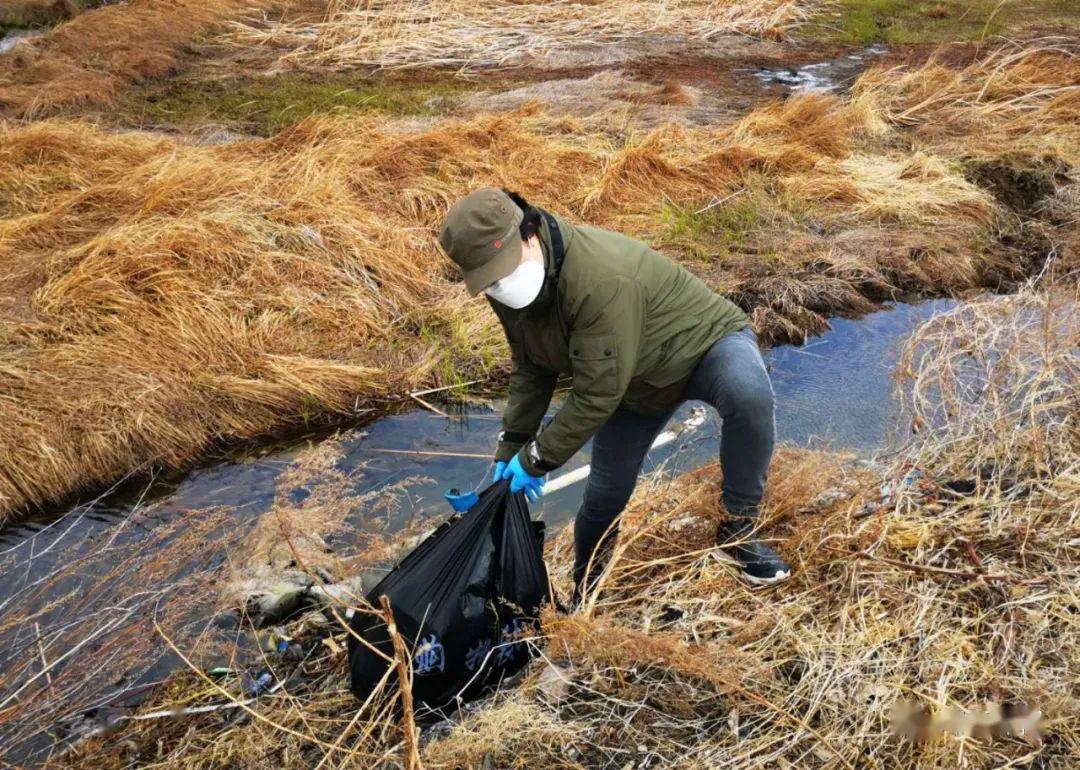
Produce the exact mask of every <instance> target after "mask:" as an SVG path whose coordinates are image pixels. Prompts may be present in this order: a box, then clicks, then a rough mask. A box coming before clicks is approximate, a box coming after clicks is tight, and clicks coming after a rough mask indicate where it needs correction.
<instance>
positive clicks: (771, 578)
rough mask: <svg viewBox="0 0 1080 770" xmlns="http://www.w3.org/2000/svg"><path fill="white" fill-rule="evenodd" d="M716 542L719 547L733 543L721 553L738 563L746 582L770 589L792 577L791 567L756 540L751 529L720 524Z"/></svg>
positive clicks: (764, 544) (769, 548)
mask: <svg viewBox="0 0 1080 770" xmlns="http://www.w3.org/2000/svg"><path fill="white" fill-rule="evenodd" d="M717 540H718V542H719V543H720V544H724V543H733V544H732V545H731V546H730V547H729V548H725V549H724V550H725V551H726V552H727V553H728V554H729V555H730V556H732V557H734V559H735V561H736V562H738V564H739V567H740V568H741V569H742V573H743V577H744V578H746V580H747V581H748V582H749V583H751V584H753V585H755V586H769V585H773V584H774V583H780V582H782V581H784V580H787V579H788V578H789V577H791V565H790V564H788V563H787V562H786V561H784V558H783V557H782V556H781V555H780V554H778V553H777V552H776V551H774V550H773V549H772V548H771V547H769V545H768V544H766V543H763V542H762V541H760V540H758V539H756V537H755V533H754V530H753V528H752V527H741V528H739V529H738V530H733V529H731V528H730V527H725V526H723V525H721V527H720V530H719V532H718V533H717ZM736 541H737V542H736Z"/></svg>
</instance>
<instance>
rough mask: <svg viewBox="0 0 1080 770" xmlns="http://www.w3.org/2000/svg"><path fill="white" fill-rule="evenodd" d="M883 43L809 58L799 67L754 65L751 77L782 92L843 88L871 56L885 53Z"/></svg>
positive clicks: (853, 79)
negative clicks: (818, 59) (816, 59)
mask: <svg viewBox="0 0 1080 770" xmlns="http://www.w3.org/2000/svg"><path fill="white" fill-rule="evenodd" d="M888 50H889V49H888V48H886V47H885V46H870V47H869V48H864V49H862V50H857V51H852V52H851V53H848V54H845V55H844V56H841V57H839V58H836V59H830V60H828V61H821V62H811V63H809V64H803V65H801V66H799V67H783V68H780V69H767V68H763V69H757V70H754V71H753V74H754V77H756V78H758V79H759V80H760V81H761V82H762V83H764V84H766V85H774V86H778V87H780V88H781V89H782V90H783V91H784V92H785V93H830V92H833V91H846V90H847V89H848V88H849V87H850V86H851V84H852V83H853V82H854V81H855V78H857V77H858V76H859V75H860V74H861V73H862V72H863V70H865V69H866V68H867V67H868V66H869V65H870V64H871V63H872V62H873V60H874V59H876V58H877V57H879V56H882V55H883V54H886V53H888Z"/></svg>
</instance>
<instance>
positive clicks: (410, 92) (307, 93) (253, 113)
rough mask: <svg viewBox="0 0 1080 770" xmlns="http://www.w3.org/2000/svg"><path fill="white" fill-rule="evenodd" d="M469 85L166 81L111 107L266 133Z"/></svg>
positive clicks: (151, 120)
mask: <svg viewBox="0 0 1080 770" xmlns="http://www.w3.org/2000/svg"><path fill="white" fill-rule="evenodd" d="M476 87H477V86H476V85H474V84H472V83H469V82H467V81H462V80H454V79H450V78H446V79H439V80H434V79H432V80H420V81H405V80H386V81H371V80H370V79H365V78H364V77H363V76H360V75H355V74H352V75H328V76H312V75H283V76H278V77H274V78H267V79H264V80H249V81H243V82H224V83H206V82H184V81H166V82H163V83H149V84H145V85H142V86H136V87H134V88H132V89H129V90H128V91H127V92H126V93H125V94H124V96H123V97H122V98H121V102H120V104H119V105H118V106H117V108H116V109H115V110H114V111H112V112H113V115H114V117H116V118H118V119H119V120H121V121H122V122H124V123H134V124H136V125H143V126H162V125H165V126H172V127H177V128H191V127H195V126H201V125H206V124H220V125H225V126H228V127H229V128H233V129H235V130H238V131H243V132H244V133H251V134H259V135H263V136H267V135H271V134H274V133H276V132H277V131H279V130H281V129H282V128H284V127H286V126H288V125H291V124H294V123H297V122H299V121H301V120H303V119H304V118H307V117H310V116H312V115H321V114H345V115H349V114H362V113H369V112H378V113H383V114H389V115H428V114H436V113H440V112H444V111H445V110H446V109H447V106H448V104H449V103H452V102H453V101H455V100H456V99H457V98H459V97H460V96H462V95H463V94H465V93H467V92H469V91H471V90H474V89H475V88H476Z"/></svg>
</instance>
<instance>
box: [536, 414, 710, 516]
mask: <svg viewBox="0 0 1080 770" xmlns="http://www.w3.org/2000/svg"><path fill="white" fill-rule="evenodd" d="M704 424H705V407H703V406H695V407H694V408H693V409H692V410H691V411H690V416H689V417H687V418H686V421H685V422H682V423H680V424H679V425H676V426H675V427H674V428H673V429H672V430H665V431H664V432H663V433H661V434H660V435H659V436H657V437H656V438H655V439H653V442H652V446H650V447H649V449H650V450H653V449H656V448H657V447H662V446H664V444H670V443H671V442H672V441H674V440H675V439H677V438H678V437H679V436H681V435H682V434H683V433H686V432H688V431H693V430H697V429H698V428H700V427H701V426H702V425H704ZM589 468H590V466H589V465H583V466H581V467H580V468H575V469H574V470H572V471H568V472H567V473H564V474H562V475H561V476H559V477H558V478H554V479H551V480H550V481H548V482H547V483H546V484H544V488H543V491H542V492H541V494H544V495H549V494H551V493H552V492H558V491H559V490H560V489H565V488H566V487H568V486H570V485H571V484H576V483H578V482H579V481H581V480H582V479H585V478H587V477H588V475H589Z"/></svg>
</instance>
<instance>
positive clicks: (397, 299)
mask: <svg viewBox="0 0 1080 770" xmlns="http://www.w3.org/2000/svg"><path fill="white" fill-rule="evenodd" d="M1054 56H1055V57H1056V58H1054V59H1053V60H1052V61H1050V60H1043V59H1040V61H1042V62H1043V66H1044V68H1045V69H1046V70H1047V71H1048V72H1050V73H1051V74H1049V75H1045V76H1044V80H1047V81H1048V80H1050V79H1052V78H1053V77H1059V78H1061V79H1063V80H1062V82H1067V81H1069V79H1070V78H1072V77H1074V75H1073V73H1074V68H1075V66H1076V59H1075V57H1073V56H1072V55H1066V54H1061V53H1058V54H1054ZM1016 61H1017V62H1018V64H1017V66H1023V67H1028V66H1030V61H1029V60H1028V59H1019V60H1016ZM990 72H991V77H992V78H999V77H1002V75H1001V73H1000V71H999V70H998V69H992V70H991V71H990ZM965 77H967V78H968V79H971V78H976V77H977V76H976V74H973V73H968V75H966V76H965ZM871 82H872V83H873V82H874V81H871ZM958 82H961V81H958ZM992 82H994V81H992V80H991V81H988V83H992ZM1040 82H1042V81H1040ZM961 85H963V88H960V86H957V89H959V90H961V91H964V92H965V93H966V92H967V91H970V90H971V89H972V88H973V86H971V85H970V84H969V83H968V81H967V80H963V81H962V82H961ZM1039 88H1040V89H1041V90H1043V91H1045V90H1047V88H1048V86H1045V85H1043V86H1039ZM965 89H966V90H965ZM1009 93H1011V92H1009ZM883 94H885V89H884V86H880V87H878V86H872V85H868V86H866V87H862V88H861V89H860V94H859V96H858V97H856V98H853V99H838V98H836V97H831V96H805V97H800V98H792V99H789V100H787V101H784V102H780V103H775V104H770V105H765V106H763V107H761V108H759V109H757V110H755V111H753V112H752V113H751V114H749V115H748V116H747V117H746V118H745V119H743V120H741V121H739V122H738V123H736V124H735V125H733V126H729V127H719V128H703V129H694V130H688V129H683V128H679V127H664V128H661V129H658V130H656V131H654V132H651V133H650V134H648V135H646V136H631V137H630V138H629V139H627V140H625V141H623V142H617V141H615V140H612V139H610V138H608V137H609V135H607V134H604V133H595V132H593V131H592V130H589V131H586V130H584V129H583V128H581V127H580V126H579V124H577V123H575V122H574V121H572V120H567V119H551V118H548V117H546V116H545V115H544V114H543V112H542V111H541V110H539V109H538V108H533V107H527V108H523V109H521V110H518V111H517V112H514V113H510V114H507V115H502V116H481V117H478V118H474V119H471V120H462V121H446V122H443V123H439V124H436V125H434V126H433V127H431V128H429V129H424V130H419V131H416V130H405V129H402V128H401V127H399V126H398V125H396V124H394V123H393V122H388V121H386V120H384V119H376V118H370V119H364V120H354V121H332V120H310V121H306V122H304V123H302V124H299V125H297V126H296V127H294V128H291V129H289V130H286V131H284V132H282V133H281V134H280V135H278V136H276V137H273V138H271V139H268V140H258V141H248V142H241V143H237V144H234V145H230V146H222V147H213V148H203V147H194V146H190V145H187V144H185V143H183V142H181V141H175V140H170V139H164V138H156V137H150V136H144V135H139V134H115V133H107V132H105V131H102V130H100V129H98V128H95V127H93V126H91V125H88V124H82V123H77V122H64V121H46V122H40V123H35V124H29V125H13V124H8V125H5V126H3V128H2V131H3V137H2V145H0V175H2V177H3V179H4V180H5V184H4V186H3V188H0V211H2V212H3V220H2V221H0V264H2V265H3V267H4V270H3V271H2V272H0V288H2V290H0V296H4V298H5V299H4V301H3V304H0V310H2V311H3V312H4V314H5V324H4V325H3V327H0V381H2V382H3V391H2V393H3V395H2V397H0V454H3V456H4V457H5V458H7V459H6V460H5V463H4V466H3V468H0V515H6V514H7V513H9V512H10V511H12V510H16V509H19V508H22V507H23V506H25V505H27V504H33V503H39V502H43V501H48V500H54V499H57V498H59V497H63V496H65V495H67V494H69V493H71V492H74V491H77V490H79V489H83V488H86V487H88V486H94V485H96V484H98V483H100V482H102V481H105V480H108V479H111V478H115V477H118V476H120V475H123V474H125V473H128V472H130V471H132V470H133V469H139V468H145V467H147V466H149V465H152V464H163V465H169V466H175V465H182V464H184V463H186V462H188V461H190V460H191V459H192V458H194V457H196V456H198V455H199V454H200V453H202V452H204V451H206V449H207V448H208V447H210V446H212V445H214V444H215V443H216V442H219V441H221V440H230V441H231V440H237V439H246V438H250V437H253V436H259V435H263V434H265V433H266V432H268V431H272V430H274V429H277V428H280V427H281V426H283V425H286V424H289V423H295V422H298V421H301V420H305V419H308V418H310V417H316V416H320V415H326V414H329V413H356V412H357V411H358V410H361V409H364V408H366V407H369V406H372V405H375V404H385V403H386V402H387V400H388V399H391V400H392V399H394V398H400V397H401V396H402V395H403V394H404V393H405V392H406V391H407V390H408V389H410V388H415V387H417V386H419V385H421V384H424V385H441V384H445V383H447V382H451V381H461V380H463V379H472V378H473V377H476V376H480V377H484V376H488V375H490V374H492V373H494V372H496V371H497V370H498V368H499V366H500V365H501V363H500V362H499V360H498V355H497V354H498V351H499V350H500V346H501V344H502V343H501V340H500V337H499V334H498V333H497V329H496V328H495V326H494V324H493V323H492V321H491V318H490V316H489V315H488V314H486V313H484V312H482V310H481V306H480V304H478V303H475V302H474V303H468V302H465V301H463V295H462V292H461V289H460V287H458V286H456V285H454V284H453V283H452V275H451V272H452V271H450V270H449V265H448V264H447V263H446V262H445V260H444V259H443V258H442V257H441V256H440V255H439V254H438V251H437V247H436V245H435V242H434V239H433V238H431V233H432V232H433V228H434V227H435V225H436V224H437V223H438V221H439V217H440V213H441V212H442V211H443V210H444V209H445V207H446V205H447V204H448V203H449V201H451V200H453V199H454V198H456V197H457V196H459V195H461V194H463V193H464V192H465V191H467V190H469V189H471V188H472V187H474V186H476V185H480V184H485V183H487V184H501V185H506V186H509V187H512V188H516V189H518V190H520V191H521V192H522V193H523V194H525V195H526V196H527V197H529V198H530V199H532V200H535V201H536V202H537V203H539V204H540V205H544V206H547V207H550V208H552V209H554V210H556V211H560V212H563V213H567V214H570V215H571V216H574V217H576V218H580V219H585V220H588V221H591V222H593V223H595V224H599V225H601V226H609V227H613V228H620V229H624V230H627V231H629V232H632V233H634V234H638V235H641V236H644V237H646V238H654V237H659V239H660V240H663V238H664V237H665V236H664V233H665V225H664V223H663V222H664V217H665V216H666V212H667V211H669V210H670V209H671V208H672V207H674V208H676V209H678V210H682V211H688V212H690V213H691V217H693V216H697V214H695V213H694V212H695V210H698V209H700V210H701V211H702V212H705V213H706V214H708V212H718V213H719V214H720V216H721V219H720V220H719V221H721V222H722V221H724V220H723V218H724V217H726V216H728V214H727V213H726V212H728V210H729V207H730V206H738V205H741V201H742V200H749V201H751V202H752V207H751V211H750V214H752V216H753V217H754V222H753V223H752V224H751V225H750V226H748V229H746V230H745V231H741V230H740V231H734V230H731V229H730V228H729V229H727V230H725V229H723V228H721V229H720V230H717V231H715V232H712V231H709V232H707V233H706V236H707V237H712V238H713V239H715V240H714V241H713V242H714V243H719V244H720V245H722V246H723V247H724V249H725V252H724V254H723V255H722V256H719V257H716V258H713V257H708V256H706V257H705V258H704V259H702V258H701V257H700V256H698V257H694V258H692V259H691V261H690V265H691V267H692V268H693V269H695V270H697V271H698V272H699V273H701V274H702V275H703V276H704V277H705V278H706V279H707V280H709V281H711V282H712V283H713V285H715V286H716V287H717V288H719V289H720V290H722V291H726V292H728V293H729V294H731V295H732V296H733V297H735V298H736V299H737V300H738V301H739V302H740V303H741V304H742V305H743V306H744V307H746V308H747V309H748V310H751V311H753V314H754V320H755V323H756V325H757V326H758V327H759V329H760V331H761V332H762V334H763V335H764V336H765V337H766V338H767V339H770V340H777V339H784V338H788V339H799V338H801V336H802V335H804V334H806V333H807V332H809V331H816V330H819V329H821V328H822V327H823V326H824V325H825V323H826V321H825V319H826V317H827V316H829V315H834V314H837V313H855V312H861V311H865V310H867V309H869V308H871V307H872V306H873V302H872V300H873V299H876V298H882V297H887V296H890V295H891V294H892V293H894V292H896V291H899V290H909V291H923V292H943V291H959V290H963V289H965V288H969V287H972V286H974V285H977V284H978V283H979V282H981V281H984V280H991V279H992V280H999V279H1000V277H1001V276H1003V275H1004V276H1010V275H1012V276H1015V275H1016V274H1018V273H1019V272H1021V270H1022V265H1021V263H1020V262H1019V261H1018V260H1017V259H1016V254H1015V253H1014V252H1010V251H1008V250H1007V249H1004V248H1001V247H990V248H988V247H987V244H988V243H992V241H993V239H994V238H995V229H996V228H997V227H999V226H1002V217H1001V216H1000V214H1001V211H1000V206H999V205H998V204H997V203H996V202H995V201H994V200H993V199H992V198H991V197H990V196H989V195H987V194H986V193H985V192H984V191H982V190H980V189H979V188H978V187H976V186H975V185H974V184H973V183H971V182H969V181H967V180H966V179H965V178H964V174H963V169H962V168H960V167H959V166H958V165H957V162H956V161H954V160H952V159H951V158H950V157H949V156H948V155H938V154H935V152H934V147H935V145H934V144H928V145H927V147H926V149H924V150H923V151H922V152H920V153H916V154H915V155H913V156H904V155H903V154H901V153H900V152H899V150H898V149H896V146H895V145H896V141H897V129H895V128H893V127H892V126H891V125H890V123H889V119H890V118H895V115H894V113H895V107H890V108H889V110H887V111H884V112H883V111H882V109H881V107H880V104H881V103H882V100H883V99H884V98H885V97H884V96H883ZM885 95H887V94H885ZM890 98H894V97H890ZM895 98H898V97H895ZM999 98H1000V99H1002V100H1006V101H1008V100H1010V99H1013V100H1015V97H1011V96H1009V94H1008V93H1003V94H1001V95H999ZM1026 101H1027V103H1028V107H1027V108H1026V109H1025V111H1024V119H1025V120H1028V121H1033V120H1042V119H1043V118H1040V117H1039V116H1040V115H1041V113H1040V112H1039V109H1037V105H1036V102H1037V100H1035V99H1034V98H1031V99H1027V100H1026ZM1040 104H1042V105H1043V107H1045V109H1047V110H1050V112H1051V114H1052V115H1054V116H1058V115H1059V114H1060V113H1061V110H1062V109H1063V108H1062V107H1061V105H1059V104H1058V102H1057V101H1056V100H1054V99H1050V100H1048V101H1047V100H1043V102H1040ZM969 109H973V110H976V111H977V112H978V113H979V115H981V116H982V115H990V116H993V115H995V114H1005V115H1006V117H1005V118H1003V119H1004V120H1006V122H1008V121H1011V120H1013V119H1014V116H1012V115H1011V113H1008V111H1007V110H1005V109H1004V108H1002V109H993V110H991V109H988V108H986V107H985V105H984V106H977V107H970V108H969ZM961 114H966V113H963V111H961ZM932 117H933V119H934V120H935V121H937V120H938V117H939V116H936V115H935V116H932ZM980 119H981V118H980ZM1045 119H1046V120H1049V118H1045ZM979 125H980V130H987V129H985V126H983V124H982V123H980V124H979ZM1070 130H1072V129H1071V128H1068V127H1066V128H1062V129H1061V131H1062V132H1065V133H1067V132H1068V131H1070ZM1063 135H1064V134H1063ZM969 144H970V145H971V146H976V145H977V140H976V138H975V137H972V141H971V142H970V143H969ZM979 146H981V145H979ZM942 152H944V150H942ZM998 152H999V154H1001V155H1005V154H1007V153H1008V152H1009V146H1008V145H1004V146H1001V147H999V148H998ZM1056 152H1057V153H1058V155H1057V158H1058V161H1057V162H1058V163H1059V165H1060V168H1061V170H1062V171H1061V173H1063V174H1068V173H1071V170H1072V169H1073V168H1074V167H1075V162H1076V154H1075V148H1074V147H1073V146H1071V145H1067V144H1058V145H1057V150H1056ZM744 193H745V194H744ZM732 195H735V197H734V198H733V199H732V200H731V201H730V202H728V198H729V197H730V196H732ZM740 195H742V196H743V197H742V198H740V197H739V196H740ZM721 204H722V205H721ZM792 207H794V210H795V213H792V210H793V209H792ZM808 220H809V221H811V222H813V223H815V224H814V228H813V230H811V229H810V228H809V227H808V226H807V225H806V222H807V221H808ZM729 247H730V248H731V251H727V249H728V248H729Z"/></svg>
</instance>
